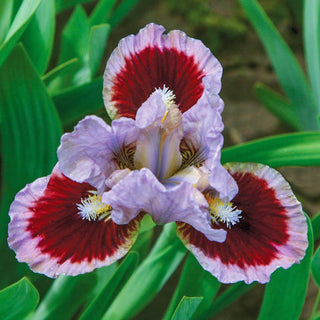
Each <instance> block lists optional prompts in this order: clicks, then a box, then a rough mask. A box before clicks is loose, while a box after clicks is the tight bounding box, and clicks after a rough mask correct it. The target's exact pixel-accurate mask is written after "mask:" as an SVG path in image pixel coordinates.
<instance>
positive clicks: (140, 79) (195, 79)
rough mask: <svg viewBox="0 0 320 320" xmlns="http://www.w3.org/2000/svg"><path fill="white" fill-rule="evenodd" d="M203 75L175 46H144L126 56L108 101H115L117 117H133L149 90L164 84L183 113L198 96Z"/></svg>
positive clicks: (200, 93) (189, 58) (192, 60)
mask: <svg viewBox="0 0 320 320" xmlns="http://www.w3.org/2000/svg"><path fill="white" fill-rule="evenodd" d="M204 76H205V74H204V73H203V72H202V71H201V70H199V69H198V66H197V65H196V63H195V62H194V58H193V57H192V56H187V55H186V54H185V53H184V52H178V51H177V50H176V49H166V48H165V49H160V48H158V47H152V48H151V47H147V48H145V49H144V50H142V51H140V52H139V53H136V54H134V55H131V56H130V57H129V58H126V61H125V66H124V67H123V68H122V70H121V72H120V73H119V74H117V75H116V76H115V80H114V85H113V88H112V97H111V101H113V102H115V105H116V108H117V109H118V116H124V117H130V118H135V115H136V112H137V110H138V108H139V107H140V106H141V105H142V103H143V102H145V101H146V100H147V99H148V98H149V96H150V95H151V93H152V92H154V91H155V89H157V88H163V86H164V85H165V86H166V87H167V88H169V89H170V90H172V91H173V93H174V94H175V95H176V101H175V103H176V104H177V105H179V106H180V110H181V111H182V112H185V111H187V110H188V109H190V108H191V107H192V106H193V105H194V104H195V103H196V102H197V101H198V99H199V98H200V97H201V95H202V93H203V90H204V86H203V84H202V78H203V77H204Z"/></svg>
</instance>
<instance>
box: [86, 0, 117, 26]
mask: <svg viewBox="0 0 320 320" xmlns="http://www.w3.org/2000/svg"><path fill="white" fill-rule="evenodd" d="M115 2H116V0H100V1H99V2H98V4H97V5H96V6H95V8H94V10H93V11H92V13H91V15H90V18H89V23H90V25H91V26H94V25H98V24H104V23H106V22H107V21H108V19H109V17H110V16H111V10H112V8H113V6H114V4H115Z"/></svg>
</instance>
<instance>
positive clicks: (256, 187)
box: [179, 173, 289, 268]
mask: <svg viewBox="0 0 320 320" xmlns="http://www.w3.org/2000/svg"><path fill="white" fill-rule="evenodd" d="M233 178H234V179H235V180H236V182H237V183H238V187H239V193H238V194H237V196H236V197H235V198H234V200H233V201H232V202H233V203H234V205H235V206H236V207H237V208H238V209H240V210H242V214H241V216H242V218H241V219H240V222H239V223H238V224H236V225H234V226H232V227H231V229H228V228H227V227H226V225H225V224H222V223H221V224H219V225H214V227H215V228H223V229H225V230H227V232H228V233H227V239H226V241H225V242H223V243H218V242H211V241H209V240H208V239H207V238H206V237H205V236H204V235H203V234H202V233H200V232H199V231H197V230H195V229H194V228H192V227H191V226H189V225H186V224H185V225H183V224H181V223H179V228H180V230H181V231H182V233H183V236H184V237H185V238H187V239H188V241H189V242H190V243H191V244H192V245H194V246H196V247H198V248H199V249H200V250H201V251H202V252H203V253H204V254H205V255H206V256H207V257H211V258H216V257H219V258H220V259H221V261H222V263H224V264H226V265H228V264H233V265H238V266H239V267H240V268H245V266H258V265H268V264H270V262H271V261H272V260H273V259H275V258H276V257H277V249H276V246H279V245H284V244H286V242H287V241H288V239H289V235H288V233H287V219H288V217H287V216H286V209H285V208H284V207H283V206H282V205H281V203H280V201H279V200H278V199H277V198H276V195H275V191H274V190H273V189H271V188H269V187H268V184H267V182H266V181H265V180H263V179H260V178H258V177H256V176H254V175H253V174H251V173H235V174H233Z"/></svg>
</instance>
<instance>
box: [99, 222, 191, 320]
mask: <svg viewBox="0 0 320 320" xmlns="http://www.w3.org/2000/svg"><path fill="white" fill-rule="evenodd" d="M185 253H186V250H185V248H184V246H183V245H182V243H181V241H180V240H179V239H178V238H177V236H176V226H175V223H171V224H167V225H165V226H164V228H163V231H162V233H161V235H160V237H159V238H158V241H157V242H156V244H155V245H154V247H153V249H152V251H151V252H150V253H149V255H148V257H147V258H146V259H145V260H144V261H143V262H142V263H141V264H140V266H139V267H138V268H137V270H136V271H135V272H134V274H133V275H132V276H131V278H130V279H129V281H128V282H127V283H126V285H125V286H124V287H123V289H122V290H121V291H120V293H119V294H118V296H117V297H116V299H115V300H114V301H113V303H112V304H111V306H110V308H109V309H108V311H107V312H106V313H105V314H104V317H103V318H102V319H103V320H106V319H117V320H125V319H129V318H131V317H133V316H134V315H136V314H137V313H139V312H140V311H141V310H142V309H143V308H144V307H145V306H146V305H148V303H149V302H150V301H151V300H152V299H153V298H154V297H155V296H156V294H157V293H158V292H159V291H160V290H161V288H162V287H163V286H164V284H165V283H166V282H167V280H168V279H169V277H170V276H171V275H172V273H173V272H174V271H175V270H176V268H177V267H178V265H179V264H180V262H181V260H182V259H183V257H184V255H185Z"/></svg>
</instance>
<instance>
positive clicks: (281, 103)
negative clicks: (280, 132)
mask: <svg viewBox="0 0 320 320" xmlns="http://www.w3.org/2000/svg"><path fill="white" fill-rule="evenodd" d="M254 92H255V94H256V96H257V98H258V99H259V100H260V101H261V102H262V103H263V105H264V106H265V107H266V108H267V109H268V110H269V111H270V112H272V113H273V114H274V115H275V116H276V117H277V118H279V119H280V120H282V121H283V122H285V123H287V124H288V125H289V126H290V127H291V128H293V129H295V130H297V131H300V130H301V124H300V121H299V119H298V117H297V115H296V113H295V112H294V109H293V108H292V104H291V103H290V102H289V101H288V99H286V98H284V97H283V96H281V95H280V94H279V93H277V92H275V91H274V90H272V89H270V88H269V87H267V86H266V85H264V84H262V83H256V84H255V86H254Z"/></svg>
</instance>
